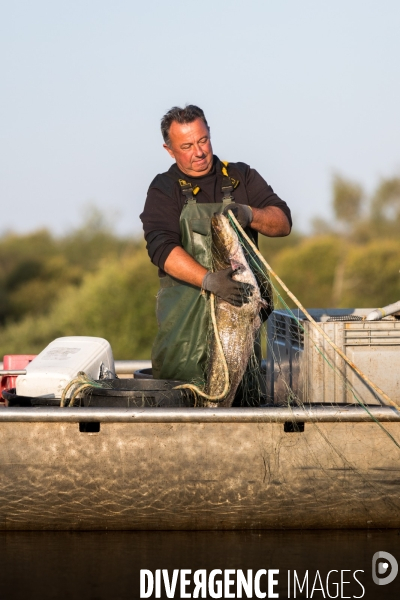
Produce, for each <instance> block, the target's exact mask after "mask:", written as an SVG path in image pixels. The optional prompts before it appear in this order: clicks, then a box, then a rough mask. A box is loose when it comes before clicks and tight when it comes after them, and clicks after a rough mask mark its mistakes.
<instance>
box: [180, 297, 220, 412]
mask: <svg viewBox="0 0 400 600" xmlns="http://www.w3.org/2000/svg"><path fill="white" fill-rule="evenodd" d="M210 300H211V320H212V324H213V330H214V335H215V341H216V343H217V348H218V352H219V354H220V355H221V359H222V366H223V368H224V377H225V385H224V389H223V390H222V392H221V393H220V394H217V395H216V396H209V395H208V394H205V393H204V392H203V391H202V390H201V389H200V388H198V387H197V386H196V385H193V384H192V383H184V384H183V385H178V386H176V387H174V388H173V389H174V390H191V391H192V392H194V393H195V394H198V395H199V396H201V397H202V398H205V399H206V400H211V401H213V402H217V401H221V400H223V399H224V398H225V396H226V395H227V393H228V392H229V370H228V365H227V364H226V358H225V354H224V349H223V348H222V344H221V339H220V337H219V332H218V327H217V319H216V317H215V296H214V294H210Z"/></svg>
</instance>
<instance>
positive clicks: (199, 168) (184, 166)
mask: <svg viewBox="0 0 400 600" xmlns="http://www.w3.org/2000/svg"><path fill="white" fill-rule="evenodd" d="M169 138H170V140H171V146H170V147H169V146H167V145H166V144H164V148H165V149H166V151H167V152H168V154H169V155H170V156H172V158H174V159H175V160H176V164H177V165H178V167H179V168H180V170H181V171H183V173H186V174H187V175H192V176H195V177H196V176H197V177H198V176H199V175H207V173H208V172H209V171H210V170H211V167H212V162H213V151H212V147H211V140H210V132H209V131H208V127H207V125H206V124H205V123H204V121H203V119H196V120H195V121H193V122H192V123H184V124H180V123H177V122H176V121H173V122H172V124H171V127H170V129H169Z"/></svg>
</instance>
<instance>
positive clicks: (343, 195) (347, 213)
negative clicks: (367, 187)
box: [332, 174, 364, 225]
mask: <svg viewBox="0 0 400 600" xmlns="http://www.w3.org/2000/svg"><path fill="white" fill-rule="evenodd" d="M332 188H333V190H332V191H333V202H332V204H333V210H334V213H335V216H336V219H337V220H338V221H341V222H343V223H346V224H347V225H352V224H353V223H354V222H355V221H356V220H357V219H359V217H360V212H361V207H362V200H363V197H364V192H363V189H362V187H361V186H360V185H359V184H358V183H355V182H354V181H350V180H348V179H345V178H344V177H342V176H340V175H338V174H336V175H334V177H333V183H332Z"/></svg>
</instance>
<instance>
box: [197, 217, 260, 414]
mask: <svg viewBox="0 0 400 600" xmlns="http://www.w3.org/2000/svg"><path fill="white" fill-rule="evenodd" d="M211 230H212V256H213V269H214V271H220V270H222V269H226V268H228V267H229V266H231V267H232V268H233V269H235V273H234V275H233V279H235V280H237V281H241V282H243V283H249V284H251V285H252V286H253V287H254V289H253V293H252V296H251V297H250V299H249V302H248V303H244V304H243V305H242V306H239V307H237V306H233V305H232V304H229V302H226V301H225V300H222V299H221V298H217V297H216V298H215V316H216V324H217V329H218V333H219V338H220V340H221V344H222V349H223V352H224V355H225V360H226V363H227V367H228V371H229V391H228V393H227V395H226V396H225V398H224V399H223V400H220V401H218V402H213V401H210V400H209V401H206V402H205V405H206V406H209V407H214V406H231V405H232V402H233V399H234V397H235V393H236V390H237V388H238V386H239V383H240V381H241V380H242V378H243V375H244V372H245V370H246V367H247V363H248V362H249V358H250V356H251V354H252V353H253V350H254V342H255V339H256V336H257V333H258V331H259V329H260V327H261V318H260V308H261V307H263V306H265V305H266V303H265V302H264V300H262V298H261V293H260V289H259V287H258V284H257V281H256V278H255V276H254V273H253V271H252V270H251V269H250V267H249V265H248V263H247V260H246V258H245V254H244V251H243V248H242V246H241V244H240V242H239V239H238V236H237V234H236V233H235V231H234V230H233V229H232V227H231V225H230V223H229V221H228V219H227V218H226V217H225V216H224V215H221V214H216V215H214V216H213V218H212V220H211ZM224 385H225V376H224V366H223V359H222V357H221V352H220V351H219V349H218V347H217V343H216V339H215V334H213V336H212V341H211V344H210V354H209V361H208V368H207V385H206V393H207V394H208V395H210V396H218V395H219V394H221V393H222V391H223V389H224Z"/></svg>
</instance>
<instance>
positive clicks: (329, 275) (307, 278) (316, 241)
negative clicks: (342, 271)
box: [271, 236, 343, 307]
mask: <svg viewBox="0 0 400 600" xmlns="http://www.w3.org/2000/svg"><path fill="white" fill-rule="evenodd" d="M342 256H343V246H342V244H341V240H340V239H339V238H338V237H334V236H323V237H315V238H310V239H306V240H304V241H303V242H302V243H301V244H300V245H299V246H295V247H294V248H287V249H286V250H283V251H282V252H280V253H279V254H278V255H277V256H276V257H275V260H274V261H273V263H272V265H271V266H272V268H273V269H274V271H275V272H276V273H277V274H278V275H279V277H280V278H281V279H282V280H283V281H284V282H285V284H286V285H287V286H288V287H289V289H290V290H291V291H292V292H293V293H294V295H295V296H297V297H298V298H299V300H300V302H301V303H302V304H303V306H306V307H307V306H308V307H319V306H332V304H333V295H334V283H335V271H336V268H337V266H338V265H339V264H340V261H341V260H342Z"/></svg>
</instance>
